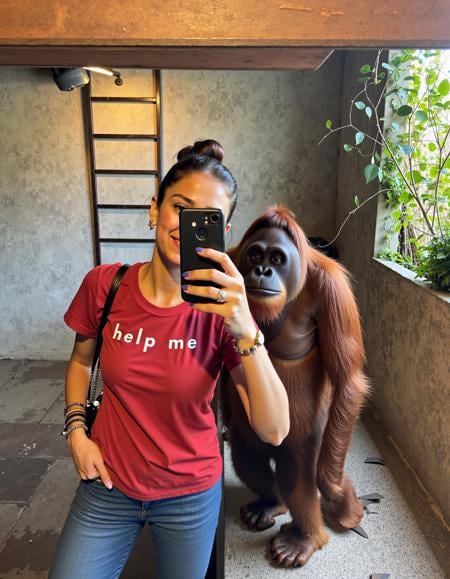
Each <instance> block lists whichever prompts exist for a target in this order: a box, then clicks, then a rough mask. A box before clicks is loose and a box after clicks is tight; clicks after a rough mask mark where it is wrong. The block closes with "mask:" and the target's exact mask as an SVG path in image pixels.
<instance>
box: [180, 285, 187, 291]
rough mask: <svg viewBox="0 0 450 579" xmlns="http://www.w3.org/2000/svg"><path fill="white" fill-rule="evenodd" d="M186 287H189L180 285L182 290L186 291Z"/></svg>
mask: <svg viewBox="0 0 450 579" xmlns="http://www.w3.org/2000/svg"><path fill="white" fill-rule="evenodd" d="M188 287H189V286H188V285H182V286H181V289H182V290H183V291H186V290H187V289H188Z"/></svg>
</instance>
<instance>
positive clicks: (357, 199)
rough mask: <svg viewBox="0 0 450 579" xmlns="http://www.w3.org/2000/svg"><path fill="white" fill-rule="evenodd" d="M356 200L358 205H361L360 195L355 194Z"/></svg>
mask: <svg viewBox="0 0 450 579" xmlns="http://www.w3.org/2000/svg"><path fill="white" fill-rule="evenodd" d="M354 201H355V205H356V207H359V206H360V205H361V201H360V200H359V198H358V195H355V199H354Z"/></svg>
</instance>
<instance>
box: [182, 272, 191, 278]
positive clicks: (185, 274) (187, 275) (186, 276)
mask: <svg viewBox="0 0 450 579" xmlns="http://www.w3.org/2000/svg"><path fill="white" fill-rule="evenodd" d="M181 276H182V277H184V278H188V277H189V272H188V271H183V273H182V274H181Z"/></svg>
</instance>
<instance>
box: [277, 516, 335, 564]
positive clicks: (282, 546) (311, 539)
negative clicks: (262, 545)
mask: <svg viewBox="0 0 450 579" xmlns="http://www.w3.org/2000/svg"><path fill="white" fill-rule="evenodd" d="M327 543H328V534H327V532H326V531H325V529H324V528H323V527H322V528H320V529H319V530H318V531H317V533H315V534H314V535H306V534H305V533H301V532H300V531H299V529H298V527H297V526H296V525H295V523H287V524H286V525H282V526H281V529H280V532H279V533H278V535H275V537H273V539H272V540H271V542H270V550H271V555H272V559H273V560H274V561H275V562H276V563H277V565H279V566H280V567H303V565H306V563H307V562H308V561H309V560H310V558H311V556H312V555H313V553H314V552H315V551H317V550H318V549H321V548H322V547H323V546H324V545H326V544H327Z"/></svg>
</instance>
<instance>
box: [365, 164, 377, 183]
mask: <svg viewBox="0 0 450 579" xmlns="http://www.w3.org/2000/svg"><path fill="white" fill-rule="evenodd" d="M364 177H365V178H366V183H370V182H371V181H373V180H374V179H376V178H377V177H378V166H377V165H366V168H365V169H364Z"/></svg>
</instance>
